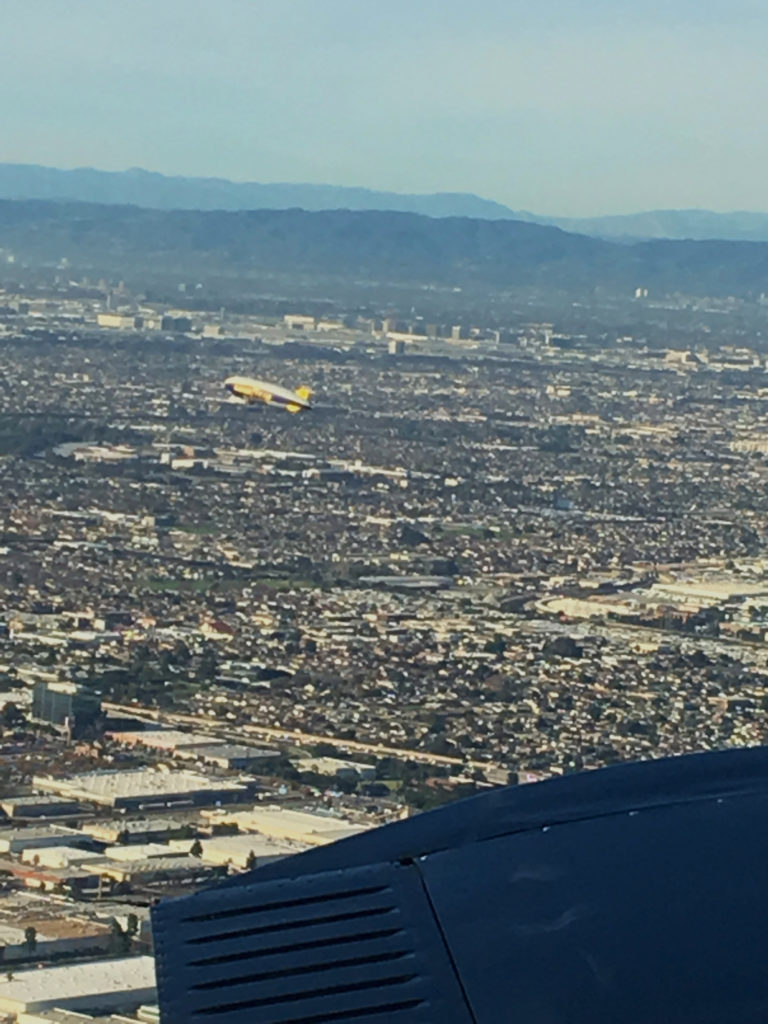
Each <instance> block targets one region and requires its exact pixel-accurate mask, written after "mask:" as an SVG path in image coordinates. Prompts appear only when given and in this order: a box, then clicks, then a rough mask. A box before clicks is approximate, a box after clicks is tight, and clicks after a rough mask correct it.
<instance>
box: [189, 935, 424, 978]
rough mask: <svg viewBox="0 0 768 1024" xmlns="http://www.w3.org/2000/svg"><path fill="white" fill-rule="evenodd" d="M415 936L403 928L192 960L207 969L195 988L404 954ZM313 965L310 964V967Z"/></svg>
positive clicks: (373, 960) (201, 973)
mask: <svg viewBox="0 0 768 1024" xmlns="http://www.w3.org/2000/svg"><path fill="white" fill-rule="evenodd" d="M410 945H411V937H410V936H409V935H408V934H407V933H406V932H404V931H403V929H402V928H398V929H394V930H392V931H390V932H388V933H384V932H381V931H379V932H362V933H359V934H350V935H339V936H335V937H334V938H332V939H324V940H323V941H321V942H297V943H294V944H293V945H290V946H273V947H267V948H262V949H244V950H242V949H241V950H237V951H236V952H234V953H230V954H229V955H225V956H217V957H212V958H210V959H208V960H195V961H190V962H189V966H191V967H196V968H203V969H204V970H202V971H198V974H199V975H200V977H199V980H198V981H197V982H196V984H195V987H196V986H197V985H200V984H207V983H208V982H211V983H212V984H216V983H217V982H218V981H219V980H221V979H226V978H234V977H236V976H240V975H244V974H263V975H269V974H274V973H276V972H279V971H283V972H292V971H298V970H301V969H302V968H306V969H314V967H315V966H316V965H318V966H321V965H323V964H328V963H331V964H332V963H345V962H346V961H347V960H350V959H351V960H369V961H372V962H375V961H376V960H377V959H380V958H381V959H384V958H389V957H392V956H394V955H398V956H399V955H402V954H403V953H407V952H408V951H409V949H410ZM308 965H310V966H308Z"/></svg>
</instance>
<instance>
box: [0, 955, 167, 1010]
mask: <svg viewBox="0 0 768 1024" xmlns="http://www.w3.org/2000/svg"><path fill="white" fill-rule="evenodd" d="M154 987H155V962H154V959H153V958H152V957H151V956H132V957H121V958H120V959H119V960H98V961H92V962H90V963H81V964H67V965H65V966H61V967H42V968H38V969H35V970H29V971H18V972H15V971H14V974H13V979H12V980H11V981H7V980H4V981H3V983H2V985H0V1008H3V1009H4V1008H6V1007H7V1008H9V1009H13V1008H18V1010H22V1009H24V1008H25V1007H27V1006H29V1007H32V1008H34V1007H35V1006H42V1005H45V1004H48V1005H54V1004H55V1003H59V1004H66V1003H67V1002H68V1001H70V1000H71V999H75V998H77V999H80V998H88V997H90V996H93V997H94V1001H95V1000H97V999H98V997H99V996H101V995H105V994H108V993H120V992H126V993H130V992H133V991H135V992H140V993H144V992H146V991H147V990H148V989H154Z"/></svg>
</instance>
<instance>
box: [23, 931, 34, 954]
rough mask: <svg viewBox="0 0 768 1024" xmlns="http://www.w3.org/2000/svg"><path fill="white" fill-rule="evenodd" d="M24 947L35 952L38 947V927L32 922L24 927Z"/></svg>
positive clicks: (30, 951) (29, 951)
mask: <svg viewBox="0 0 768 1024" xmlns="http://www.w3.org/2000/svg"><path fill="white" fill-rule="evenodd" d="M24 948H25V949H26V950H27V952H28V953H34V952H35V950H36V949H37V929H36V928H34V927H33V926H32V925H31V924H30V925H28V926H27V927H26V928H25V929H24Z"/></svg>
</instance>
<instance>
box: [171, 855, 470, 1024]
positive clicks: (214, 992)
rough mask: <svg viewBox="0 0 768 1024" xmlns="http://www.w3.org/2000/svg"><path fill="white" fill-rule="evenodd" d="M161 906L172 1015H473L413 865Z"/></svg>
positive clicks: (201, 1018)
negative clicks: (461, 1010) (464, 1010)
mask: <svg viewBox="0 0 768 1024" xmlns="http://www.w3.org/2000/svg"><path fill="white" fill-rule="evenodd" d="M201 895H202V896H203V897H204V898H203V899H201ZM189 908H193V909H194V913H190V912H189ZM158 911H159V912H158V913H157V914H156V915H155V919H156V927H155V944H156V953H157V972H158V983H159V986H160V987H161V989H162V991H163V992H164V996H165V998H164V1001H163V1006H162V1012H163V1024H190V1022H195V1024H325V1022H326V1021H327V1022H331V1021H338V1022H344V1021H346V1022H349V1024H354V1022H356V1021H359V1022H360V1024H378V1022H381V1024H383V1022H384V1021H386V1022H387V1024H430V1022H431V1024H434V1022H437V1021H440V1022H441V1024H442V1022H445V1024H449V1022H451V1024H452V1022H453V1021H456V1020H457V1019H458V1020H460V1021H461V1022H462V1024H463V1022H464V1020H465V1017H464V1016H461V1017H459V1018H457V1017H456V1012H455V1008H456V1007H457V1006H460V1005H461V996H460V993H459V992H457V991H456V986H457V983H456V979H455V977H454V975H453V972H452V970H451V967H450V963H449V961H448V957H447V955H446V952H445V947H444V946H443V943H442V940H441V938H440V935H439V932H438V930H437V928H436V925H435V922H434V918H433V916H432V912H431V909H430V907H429V903H428V901H427V899H426V896H425V893H424V889H423V886H422V883H421V880H420V877H419V874H418V872H417V871H416V869H415V868H414V867H413V866H412V865H391V864H378V865H370V866H366V867H362V868H355V869H352V870H349V871H343V872H328V873H327V874H322V875H310V876H304V877H303V878H301V879H298V880H297V879H293V880H291V881H290V883H289V884H286V883H285V882H283V881H266V882H264V883H261V884H256V883H252V884H250V885H248V886H245V887H243V889H242V890H238V889H235V888H229V887H224V888H222V889H219V890H211V891H209V892H206V893H203V894H198V895H196V896H195V897H193V898H192V899H181V900H177V901H174V902H172V903H169V904H166V905H163V904H161V905H160V907H159V908H158Z"/></svg>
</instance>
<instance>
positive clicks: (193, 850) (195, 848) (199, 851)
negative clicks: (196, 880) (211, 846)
mask: <svg viewBox="0 0 768 1024" xmlns="http://www.w3.org/2000/svg"><path fill="white" fill-rule="evenodd" d="M189 852H190V855H191V856H192V857H202V855H203V844H202V843H201V842H200V840H199V839H196V840H195V841H194V843H192V845H191V846H190V848H189Z"/></svg>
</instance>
